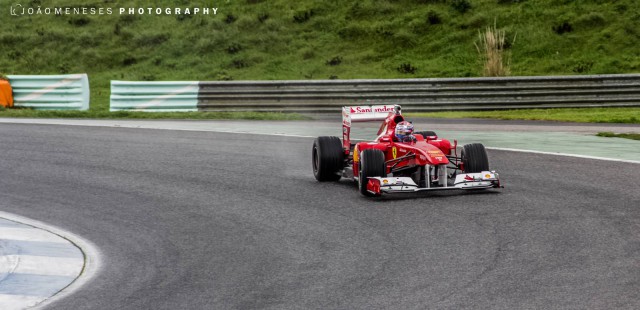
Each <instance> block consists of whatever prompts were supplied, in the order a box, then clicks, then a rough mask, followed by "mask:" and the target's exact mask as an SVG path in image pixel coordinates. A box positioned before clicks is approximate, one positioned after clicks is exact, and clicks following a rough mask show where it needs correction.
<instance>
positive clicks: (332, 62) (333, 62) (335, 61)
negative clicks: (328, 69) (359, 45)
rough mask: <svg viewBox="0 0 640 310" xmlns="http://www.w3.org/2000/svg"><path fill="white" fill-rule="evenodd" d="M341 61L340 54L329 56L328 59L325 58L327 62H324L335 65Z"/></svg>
mask: <svg viewBox="0 0 640 310" xmlns="http://www.w3.org/2000/svg"><path fill="white" fill-rule="evenodd" d="M341 63H342V57H341V56H336V57H333V58H331V59H330V60H327V62H326V63H325V64H326V65H327V66H337V65H339V64H341Z"/></svg>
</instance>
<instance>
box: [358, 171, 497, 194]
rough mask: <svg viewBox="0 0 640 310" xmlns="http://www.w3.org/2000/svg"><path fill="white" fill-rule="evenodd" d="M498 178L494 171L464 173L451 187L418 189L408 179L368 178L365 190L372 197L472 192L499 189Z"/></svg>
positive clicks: (458, 176) (411, 180) (457, 176)
mask: <svg viewBox="0 0 640 310" xmlns="http://www.w3.org/2000/svg"><path fill="white" fill-rule="evenodd" d="M500 187H502V186H501V185H500V178H499V176H498V174H497V173H496V172H495V171H482V172H478V173H464V174H459V175H456V179H455V181H454V182H453V184H452V185H449V184H447V185H445V186H437V187H419V186H418V185H417V184H416V183H415V182H414V181H413V179H411V178H409V177H391V178H382V177H370V178H369V181H368V182H367V190H368V191H369V192H370V193H372V194H374V195H381V194H392V193H414V192H422V191H441V190H472V189H487V188H500Z"/></svg>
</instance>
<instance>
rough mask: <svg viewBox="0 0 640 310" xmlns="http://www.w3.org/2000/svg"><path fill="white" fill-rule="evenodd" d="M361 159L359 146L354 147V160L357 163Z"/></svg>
mask: <svg viewBox="0 0 640 310" xmlns="http://www.w3.org/2000/svg"><path fill="white" fill-rule="evenodd" d="M359 161H360V153H359V152H358V146H357V145H356V147H355V148H354V149H353V162H354V163H357V162H359Z"/></svg>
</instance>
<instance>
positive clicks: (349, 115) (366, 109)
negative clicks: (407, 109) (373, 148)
mask: <svg viewBox="0 0 640 310" xmlns="http://www.w3.org/2000/svg"><path fill="white" fill-rule="evenodd" d="M390 113H393V114H400V113H401V108H400V106H399V105H397V104H396V105H374V106H349V107H342V147H343V148H344V150H345V153H346V154H348V153H349V151H350V148H351V138H350V135H351V123H352V122H354V123H356V122H373V121H383V120H385V119H386V118H387V116H389V114H390Z"/></svg>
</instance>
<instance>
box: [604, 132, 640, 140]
mask: <svg viewBox="0 0 640 310" xmlns="http://www.w3.org/2000/svg"><path fill="white" fill-rule="evenodd" d="M596 136H598V137H607V138H625V139H631V140H640V134H637V133H613V132H599V133H598V134H597V135H596Z"/></svg>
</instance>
